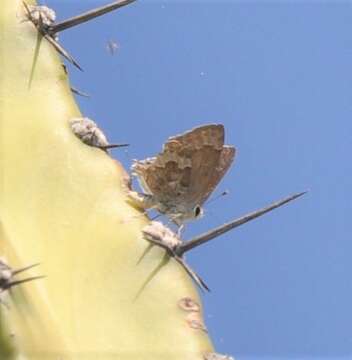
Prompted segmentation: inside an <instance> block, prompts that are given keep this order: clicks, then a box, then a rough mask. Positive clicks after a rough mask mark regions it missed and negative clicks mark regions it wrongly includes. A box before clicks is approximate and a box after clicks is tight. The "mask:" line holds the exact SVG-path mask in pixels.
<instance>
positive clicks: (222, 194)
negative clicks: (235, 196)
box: [206, 190, 230, 205]
mask: <svg viewBox="0 0 352 360" xmlns="http://www.w3.org/2000/svg"><path fill="white" fill-rule="evenodd" d="M229 193H230V190H225V191H223V192H222V193H221V194H219V195H216V196H215V197H213V198H211V199H210V200H208V201H207V202H206V204H207V205H209V204H211V203H212V202H214V201H216V200H218V199H220V198H222V197H223V196H226V195H228V194H229Z"/></svg>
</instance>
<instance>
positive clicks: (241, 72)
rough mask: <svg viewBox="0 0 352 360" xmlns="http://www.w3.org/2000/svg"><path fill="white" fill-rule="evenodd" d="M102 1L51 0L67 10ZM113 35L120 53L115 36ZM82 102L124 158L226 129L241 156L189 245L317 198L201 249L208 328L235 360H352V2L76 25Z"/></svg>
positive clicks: (225, 7) (61, 11)
mask: <svg viewBox="0 0 352 360" xmlns="http://www.w3.org/2000/svg"><path fill="white" fill-rule="evenodd" d="M107 2H108V1H106V2H105V1H83V0H81V1H79V0H76V1H63V0H60V1H59V0H47V1H46V3H47V5H49V6H51V7H53V8H55V9H56V11H57V15H58V18H59V19H63V18H65V17H68V16H72V15H75V14H78V13H79V12H81V11H84V10H87V9H89V8H91V7H94V6H96V5H102V4H105V3H107ZM111 39H112V40H114V41H116V42H117V43H118V44H119V49H118V51H117V52H116V54H115V55H114V56H111V55H110V54H109V53H108V52H107V50H106V43H107V41H108V40H111ZM61 42H62V44H63V45H64V46H65V47H66V48H67V49H69V50H70V52H71V53H72V55H74V57H75V58H77V59H78V60H79V62H80V64H81V66H82V67H83V68H84V70H85V71H84V73H81V72H79V71H77V70H76V69H75V68H73V67H72V66H69V72H70V75H71V83H72V84H73V85H74V86H76V87H78V88H80V89H81V90H82V91H85V92H88V93H89V94H91V98H90V99H84V98H78V101H79V103H80V106H81V110H82V112H83V113H84V114H85V115H86V116H88V117H90V118H92V119H94V120H96V121H97V122H98V123H99V124H100V125H101V127H102V128H103V129H104V130H105V131H106V133H107V135H108V137H109V139H110V140H111V142H128V143H130V144H131V146H130V148H129V151H128V154H126V153H125V152H124V151H121V150H119V151H114V153H113V154H114V156H115V157H117V158H118V159H119V160H120V161H122V162H123V163H124V164H125V165H126V166H129V164H130V159H132V158H138V159H143V158H145V157H147V156H152V155H154V154H155V153H156V152H158V151H159V150H160V149H161V145H162V143H163V142H164V141H165V140H166V139H167V138H168V137H169V136H171V135H176V134H179V133H182V132H183V131H185V130H188V129H191V128H192V127H195V126H198V125H201V124H207V123H222V124H224V125H225V128H226V142H227V143H228V144H234V145H235V146H236V148H237V149H238V157H237V159H236V162H235V164H234V166H233V167H232V168H231V169H230V171H229V173H228V174H227V175H226V177H225V178H224V180H223V182H222V183H221V184H220V186H219V187H218V189H217V190H216V191H215V193H220V192H222V191H223V190H225V189H229V190H230V194H229V195H228V196H226V197H223V198H221V199H219V200H217V201H214V202H213V203H211V204H209V206H207V207H206V214H205V217H204V218H203V219H202V220H200V221H198V222H194V223H192V224H190V225H189V226H188V227H187V230H186V233H185V238H186V239H189V238H190V237H192V236H193V235H195V234H199V233H200V232H203V231H206V230H208V229H210V228H211V227H213V226H217V225H219V224H221V223H223V222H225V221H228V220H230V219H232V218H234V217H236V216H239V215H242V214H244V213H246V212H248V211H252V210H254V209H256V208H259V207H262V206H264V205H267V204H269V203H270V202H272V201H274V200H277V199H279V198H281V197H285V196H287V195H289V194H291V193H294V192H299V191H303V190H306V189H310V192H309V194H307V195H305V196H304V198H301V199H299V200H297V201H296V202H294V203H292V204H289V205H288V206H286V207H284V208H281V209H279V210H276V211H275V212H273V213H271V214H269V215H266V216H264V217H263V218H261V219H259V220H255V221H254V222H251V223H249V224H247V225H244V226H243V227H241V228H239V229H237V230H235V231H234V232H231V233H228V234H227V235H224V236H222V237H220V238H218V239H217V240H215V241H213V242H212V243H209V244H207V245H205V246H204V247H203V248H201V249H198V250H196V251H194V253H191V254H190V255H189V256H188V260H189V262H190V263H191V264H192V266H193V267H194V268H195V269H196V270H197V272H198V273H199V274H201V275H202V277H203V278H204V279H205V280H206V281H207V283H208V284H209V286H210V287H211V289H212V292H211V293H210V294H207V295H205V296H204V304H205V310H206V322H207V325H208V328H209V331H210V334H211V337H212V339H213V341H214V343H215V346H216V348H217V350H218V351H219V352H223V353H229V354H232V355H234V356H236V359H240V360H242V359H246V360H255V359H259V358H261V359H263V358H267V359H272V358H276V359H286V358H287V359H289V358H290V359H307V358H312V357H314V358H317V359H323V358H327V357H329V358H330V359H335V358H339V357H344V358H345V359H352V312H351V304H352V280H351V273H352V261H351V253H352V241H351V231H350V227H351V220H350V219H351V214H352V208H351V200H350V199H351V189H350V188H351V175H352V166H351V161H350V159H349V156H350V154H351V151H352V147H351V143H352V122H351V110H352V71H351V68H352V48H351V46H352V4H351V3H349V2H347V1H325V2H320V1H295V2H294V1H227V2H222V1H216V2H215V1H212V2H210V1H148V0H145V1H143V0H140V1H138V2H136V3H135V4H132V5H129V6H128V7H126V8H123V9H121V10H118V11H117V12H115V13H112V14H110V15H107V16H105V17H104V18H101V19H98V20H96V21H92V22H91V23H88V24H86V25H82V26H81V27H80V28H78V29H71V30H68V31H67V32H66V33H63V34H62V35H61Z"/></svg>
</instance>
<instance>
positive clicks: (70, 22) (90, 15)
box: [49, 0, 136, 34]
mask: <svg viewBox="0 0 352 360" xmlns="http://www.w3.org/2000/svg"><path fill="white" fill-rule="evenodd" d="M135 1H136V0H120V1H114V2H113V3H111V4H108V5H104V6H101V7H99V8H96V9H93V10H90V11H87V12H85V13H83V14H81V15H78V16H74V17H72V18H70V19H67V20H64V21H61V22H58V23H56V24H54V25H51V26H50V27H49V33H50V34H56V33H58V32H60V31H63V30H66V29H69V28H71V27H73V26H77V25H79V24H82V23H84V22H87V21H89V20H92V19H94V18H96V17H98V16H102V15H104V14H106V13H108V12H110V11H113V10H116V9H118V8H120V7H122V6H125V5H128V4H131V3H133V2H135Z"/></svg>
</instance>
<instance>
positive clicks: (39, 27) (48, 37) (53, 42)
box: [22, 1, 83, 71]
mask: <svg viewBox="0 0 352 360" xmlns="http://www.w3.org/2000/svg"><path fill="white" fill-rule="evenodd" d="M22 3H23V5H24V7H25V9H26V12H27V16H28V18H29V20H30V21H31V22H32V23H33V25H34V26H35V27H36V28H37V30H38V31H39V32H40V34H42V36H43V37H44V38H45V39H46V40H47V41H48V42H49V43H50V44H51V45H52V46H53V47H54V48H55V50H56V51H57V52H58V53H59V54H61V55H62V56H63V57H64V58H66V59H67V60H68V61H69V62H70V63H72V64H73V65H75V66H76V67H77V68H78V69H79V70H81V71H83V69H82V68H81V66H80V65H79V64H78V62H77V61H76V60H75V59H74V58H73V57H72V56H71V55H70V54H69V53H68V52H67V51H66V50H65V49H64V48H63V47H62V46H61V45H60V44H59V43H58V42H57V41H56V40H55V39H54V38H53V37H52V36H51V35H50V34H49V33H47V32H45V31H44V30H43V28H42V16H41V14H39V22H40V24H39V25H36V24H35V22H34V21H33V19H32V17H31V11H30V9H29V7H28V5H27V4H26V2H24V1H22Z"/></svg>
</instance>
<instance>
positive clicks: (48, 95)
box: [0, 0, 303, 360]
mask: <svg viewBox="0 0 352 360" xmlns="http://www.w3.org/2000/svg"><path fill="white" fill-rule="evenodd" d="M133 2H135V0H119V1H114V2H112V3H110V4H107V5H104V6H101V7H99V8H97V9H92V10H89V11H87V12H85V13H83V14H81V15H78V16H74V17H72V18H70V19H67V20H65V21H61V22H56V14H55V11H54V10H52V9H50V8H48V7H47V6H38V5H37V4H36V2H35V0H25V1H22V0H2V2H1V6H0V23H1V29H2V33H1V37H2V38H1V46H2V71H1V72H2V73H1V87H0V92H1V96H0V109H1V117H0V135H1V136H0V146H1V152H0V257H1V259H0V359H1V360H81V359H82V360H83V359H84V360H90V359H92V360H98V359H99V360H105V359H106V360H111V359H119V360H120V359H121V360H132V359H133V360H137V359H138V360H140V359H143V360H231V359H232V360H233V359H234V358H233V357H231V356H229V355H223V354H220V353H219V352H217V351H215V349H214V348H213V345H212V342H211V339H210V338H209V335H208V332H207V328H206V324H205V323H204V320H203V314H202V311H203V310H202V304H201V300H200V293H199V292H198V289H201V290H209V287H208V286H207V284H206V283H205V281H204V280H203V279H201V277H200V276H199V275H198V274H197V273H196V272H195V271H194V269H192V268H191V266H190V265H189V264H187V263H186V261H185V258H184V254H185V253H186V252H188V251H190V250H192V249H195V248H196V247H198V246H200V245H202V244H204V243H205V242H208V241H210V240H211V239H214V238H216V237H218V236H219V235H221V234H223V233H225V232H227V231H229V230H231V229H234V228H235V227H237V226H240V225H242V224H244V223H246V222H248V221H251V220H253V219H255V218H256V217H258V216H261V215H263V214H265V213H267V212H269V211H271V210H273V209H275V208H278V207H279V206H282V205H284V204H286V203H288V202H289V201H291V200H294V199H296V198H298V197H299V196H301V195H303V193H298V194H295V195H292V196H290V197H287V198H285V199H283V200H280V201H278V202H275V203H273V204H271V205H269V206H267V207H265V208H263V209H260V210H257V211H255V212H253V213H250V214H246V215H244V216H242V217H241V218H238V219H235V220H232V221H229V222H227V223H226V224H224V225H220V226H219V227H218V228H216V229H212V230H209V231H208V232H207V233H205V234H201V235H199V236H197V237H196V238H193V239H190V240H187V241H186V240H184V239H182V228H183V227H184V226H185V223H186V222H188V221H189V220H195V219H197V218H198V217H200V216H201V215H202V206H203V204H204V202H205V201H206V200H207V198H208V197H209V196H210V194H211V193H212V191H213V190H214V189H215V187H216V186H217V184H218V183H219V182H220V181H221V179H222V177H223V176H225V173H226V172H227V171H228V170H229V168H230V166H231V164H232V162H233V159H234V156H235V148H234V147H232V146H229V145H224V132H225V131H224V127H223V125H221V124H206V125H201V126H199V127H197V128H194V129H192V130H189V131H187V132H185V133H183V134H181V135H176V136H173V137H170V138H169V139H168V140H166V142H165V144H161V147H162V151H161V152H160V154H157V155H156V156H154V157H149V158H146V159H145V160H138V161H135V162H134V163H133V164H132V166H131V170H129V171H126V170H124V169H123V168H122V167H121V165H120V163H119V162H118V161H116V160H115V159H113V157H112V156H111V154H110V153H109V149H111V148H115V147H121V146H127V145H128V144H120V143H117V144H110V143H109V142H108V140H107V136H106V135H105V134H104V132H103V130H102V129H101V128H99V125H98V122H97V119H94V121H93V120H91V119H88V118H86V117H85V116H84V115H82V114H81V112H80V110H79V108H78V106H77V104H76V102H75V100H74V97H73V93H74V94H83V95H84V93H81V92H80V91H79V90H76V89H75V88H74V87H72V86H71V85H70V83H69V80H68V73H67V71H66V67H65V66H63V63H62V61H64V60H67V61H68V62H70V63H71V64H73V65H74V66H75V67H76V68H78V69H80V70H82V67H81V65H80V64H79V63H78V61H77V60H75V59H74V58H73V56H72V55H71V54H69V53H68V52H67V51H66V50H65V48H64V46H63V45H62V44H61V43H60V40H59V37H58V34H59V32H62V31H66V30H68V29H69V28H71V27H73V26H78V25H80V24H82V23H84V22H86V21H90V20H92V19H94V18H96V17H98V16H101V15H104V14H106V13H108V12H110V11H113V10H116V9H119V8H122V7H123V6H126V5H129V4H131V3H133ZM135 10H136V11H138V7H135ZM121 15H122V14H121ZM180 130H181V129H180ZM109 138H114V136H113V135H112V134H111V136H109ZM131 142H133V139H131ZM147 154H148V151H147V149H146V155H147ZM148 155H149V154H148ZM132 175H135V176H137V177H138V179H139V181H140V185H141V188H142V190H143V192H139V191H138V190H137V189H132V187H131V176H132ZM150 208H153V209H156V210H158V211H159V212H160V214H161V219H160V221H151V220H150V219H149V218H148V216H147V211H148V209H150ZM163 219H165V220H166V221H169V220H171V221H172V222H173V226H174V229H171V228H169V227H166V226H165V225H164V224H163ZM188 226H192V225H191V224H190V225H188ZM22 272H23V273H25V274H26V275H22ZM195 285H196V286H195ZM219 351H220V352H221V349H219Z"/></svg>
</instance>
